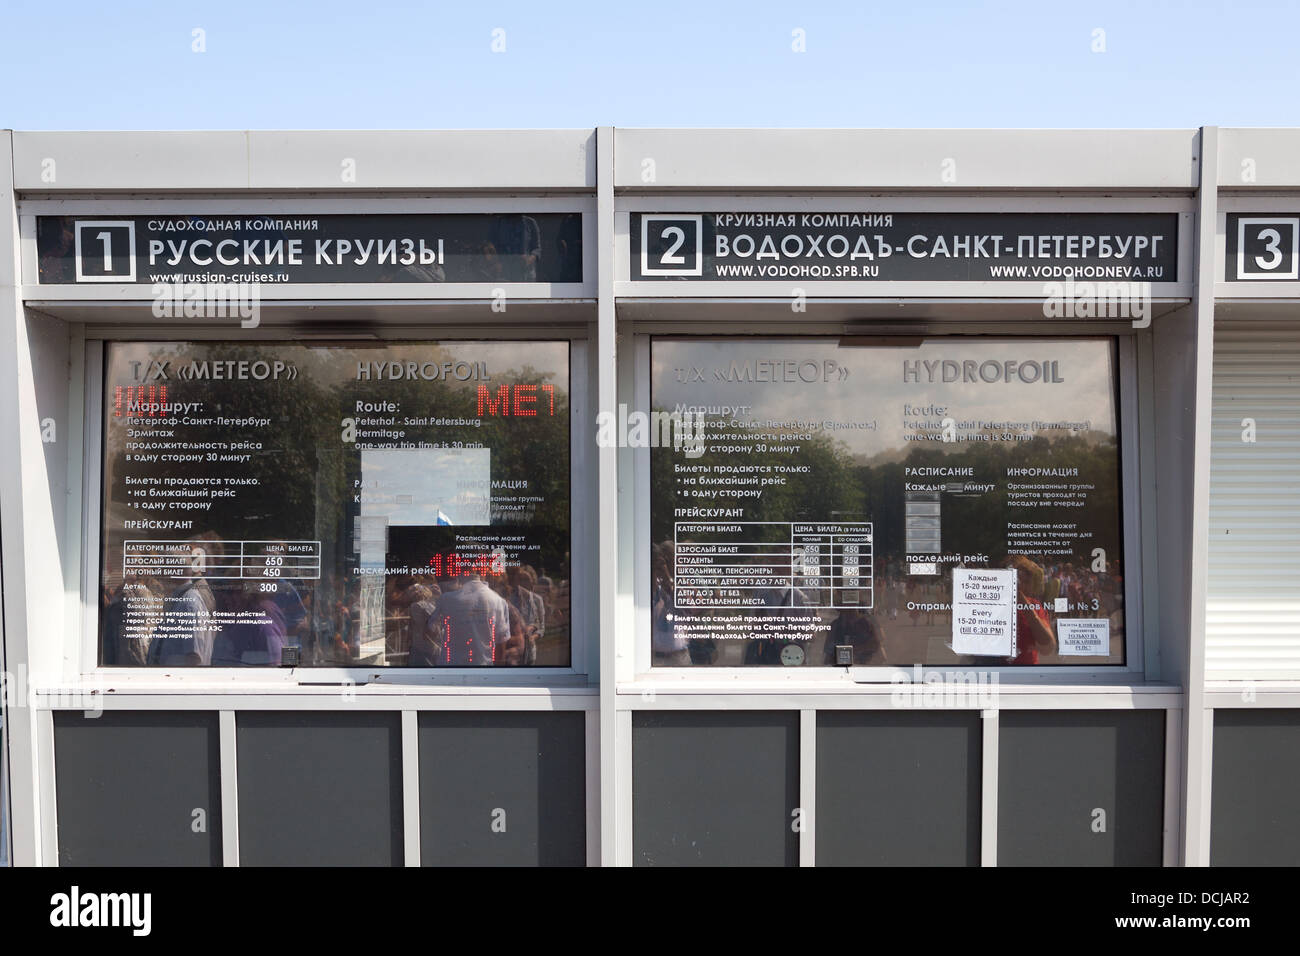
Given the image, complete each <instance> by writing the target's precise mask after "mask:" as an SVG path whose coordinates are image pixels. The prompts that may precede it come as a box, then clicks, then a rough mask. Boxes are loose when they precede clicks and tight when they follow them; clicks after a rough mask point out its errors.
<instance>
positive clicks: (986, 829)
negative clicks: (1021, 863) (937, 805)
mask: <svg viewBox="0 0 1300 956" xmlns="http://www.w3.org/2000/svg"><path fill="white" fill-rule="evenodd" d="M981 716H982V718H983V719H982V720H981V721H980V724H981V726H982V727H983V728H984V746H983V747H982V748H981V761H980V767H981V774H980V780H981V787H980V866H997V865H998V727H999V722H998V712H997V711H996V710H986V711H984V712H983V713H982V714H981Z"/></svg>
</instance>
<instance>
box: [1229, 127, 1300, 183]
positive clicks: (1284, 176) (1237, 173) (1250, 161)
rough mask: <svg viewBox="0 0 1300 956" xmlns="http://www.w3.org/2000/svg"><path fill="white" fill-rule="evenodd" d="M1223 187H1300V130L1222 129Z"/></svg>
mask: <svg viewBox="0 0 1300 956" xmlns="http://www.w3.org/2000/svg"><path fill="white" fill-rule="evenodd" d="M1218 180H1219V185H1220V186H1232V187H1236V188H1242V189H1245V188H1256V189H1258V188H1260V187H1265V188H1267V187H1290V188H1292V189H1296V188H1300V129H1227V128H1223V129H1220V130H1219V175H1218Z"/></svg>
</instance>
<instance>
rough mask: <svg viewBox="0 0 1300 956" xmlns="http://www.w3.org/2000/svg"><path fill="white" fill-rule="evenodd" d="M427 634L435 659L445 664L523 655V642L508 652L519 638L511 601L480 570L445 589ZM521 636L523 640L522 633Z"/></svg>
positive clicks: (485, 662)
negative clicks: (514, 628)
mask: <svg viewBox="0 0 1300 956" xmlns="http://www.w3.org/2000/svg"><path fill="white" fill-rule="evenodd" d="M454 580H455V579H450V581H454ZM449 583H450V582H449ZM426 636H427V637H428V639H429V644H431V645H432V650H434V652H435V654H436V658H435V661H434V663H436V664H438V665H440V666H442V667H482V666H491V665H493V664H496V663H505V661H506V660H507V658H509V657H516V655H517V659H518V660H522V658H523V648H522V646H513V647H510V648H509V649H510V653H509V654H507V653H506V650H507V647H508V646H509V645H512V644H513V643H514V641H515V640H516V639H515V638H514V637H513V636H512V635H511V633H510V605H509V604H507V603H506V600H505V598H503V597H501V595H499V594H497V593H496V592H495V591H493V590H492V589H491V588H490V587H488V586H487V584H486V583H484V581H483V579H482V577H480V576H479V575H477V574H470V575H468V576H466V577H465V578H464V579H463V580H462V581H461V583H460V586H459V587H456V588H454V589H451V590H447V589H444V590H443V592H442V596H441V597H440V598H439V599H438V604H437V607H436V608H435V610H434V613H433V617H431V618H430V619H429V623H428V626H427V628H426ZM518 640H519V641H520V642H521V643H522V640H523V638H522V634H521V635H520V636H519V638H518ZM414 656H415V653H414V649H413V650H412V657H413V658H414ZM413 663H414V660H413ZM424 666H428V665H424Z"/></svg>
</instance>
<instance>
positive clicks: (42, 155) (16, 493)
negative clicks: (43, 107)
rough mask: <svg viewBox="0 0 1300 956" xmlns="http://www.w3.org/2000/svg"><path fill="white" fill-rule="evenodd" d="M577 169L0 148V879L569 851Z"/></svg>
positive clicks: (114, 139)
mask: <svg viewBox="0 0 1300 956" xmlns="http://www.w3.org/2000/svg"><path fill="white" fill-rule="evenodd" d="M593 140H594V135H593V134H592V133H591V132H590V131H579V132H564V131H559V132H544V133H542V132H539V133H529V132H521V133H517V134H515V133H509V134H496V133H391V134H390V133H367V134H362V135H347V134H330V133H265V134H263V133H247V134H246V133H203V134H189V133H175V134H26V133H19V134H14V135H13V137H12V155H13V160H12V162H13V165H12V170H10V169H6V170H5V172H6V175H5V176H4V177H3V178H4V180H5V182H6V184H8V183H10V182H12V183H13V187H14V190H13V192H12V193H9V194H8V195H7V197H6V209H8V210H9V213H10V217H11V218H12V219H13V221H14V223H15V225H16V232H15V233H14V235H13V236H9V235H6V237H5V242H6V243H7V246H6V248H7V250H8V251H9V252H10V253H11V255H10V256H9V259H12V260H13V261H14V264H15V265H16V266H17V268H19V269H20V270H21V271H20V273H19V274H18V275H17V276H16V277H8V276H7V277H6V279H5V284H6V287H7V288H9V289H10V290H11V291H12V292H13V293H14V295H15V299H14V301H12V302H11V303H8V304H7V307H8V306H12V308H13V310H14V314H13V315H7V318H6V323H7V325H6V327H7V329H8V332H9V334H10V335H11V336H12V338H11V341H10V342H9V343H8V344H7V345H6V347H5V348H4V349H3V350H0V351H3V353H4V359H3V361H4V362H5V363H6V366H7V367H6V369H5V374H4V378H5V381H6V382H7V383H8V386H7V388H8V389H9V393H10V394H9V395H8V396H7V398H6V404H5V410H6V416H7V418H6V422H5V434H6V436H7V437H8V438H9V439H12V440H11V441H10V442H8V444H7V447H9V448H10V449H11V460H10V468H9V469H8V470H7V473H6V477H5V488H4V498H3V504H4V511H3V527H4V549H5V551H4V587H5V602H4V608H5V615H6V618H5V631H6V636H7V640H6V649H7V652H8V653H7V660H6V665H7V668H8V671H9V672H10V673H11V674H12V675H14V676H15V678H16V680H17V682H18V684H19V685H20V692H21V693H22V694H23V695H24V704H28V703H29V704H30V706H26V705H24V706H11V707H10V708H9V714H8V721H9V722H8V726H7V730H8V733H9V756H10V758H11V766H12V771H13V777H12V779H13V782H14V786H13V788H12V793H11V797H12V819H13V832H14V836H15V839H14V846H13V856H14V860H15V862H17V863H20V864H22V863H40V864H56V863H61V864H65V865H71V864H92V865H94V864H112V865H117V864H202V865H222V864H224V865H228V866H229V865H238V864H245V865H258V864H310V865H316V864H336V863H351V864H382V865H404V864H405V865H419V864H425V865H432V864H446V863H465V862H474V863H495V864H506V863H509V864H569V865H574V864H578V865H581V864H584V863H585V862H587V860H588V859H589V856H590V855H591V854H594V852H595V848H596V846H597V843H596V840H595V838H594V836H593V835H592V832H591V831H592V829H593V827H594V821H595V820H596V814H595V804H594V800H593V795H594V793H595V781H594V774H595V767H594V765H593V763H592V762H591V760H590V759H589V754H590V753H591V752H592V751H593V750H594V746H595V741H596V739H597V737H596V733H597V729H598V728H597V720H596V717H597V713H598V710H597V707H598V697H597V692H596V689H595V687H594V685H593V682H592V680H591V675H593V674H594V667H595V661H596V659H597V658H596V653H597V648H598V642H597V640H596V637H595V633H594V629H593V622H594V615H593V613H592V609H593V607H594V589H593V587H592V585H591V580H592V568H593V565H594V560H595V552H594V548H593V547H592V546H591V538H592V535H593V533H594V526H593V524H592V521H591V518H590V515H589V514H587V513H586V511H585V510H584V508H583V507H582V504H581V503H582V502H584V501H586V500H588V499H589V498H590V497H591V495H592V493H593V487H594V486H593V483H592V481H591V475H592V469H591V467H590V464H589V459H590V457H591V450H590V447H589V443H588V442H585V441H583V440H581V439H582V437H583V436H585V435H586V434H587V432H588V431H589V429H590V428H591V427H592V426H591V422H590V420H589V417H590V408H591V402H590V400H589V398H588V392H589V391H590V390H591V388H592V387H593V379H592V364H591V359H590V351H589V349H590V339H591V335H590V328H591V325H592V322H593V320H594V316H595V305H594V302H595V293H594V289H595V264H594V263H595V260H594V255H595V253H594V237H593V234H592V229H593V228H594V188H595V183H594V169H595V159H594V149H593ZM9 145H10V140H9V136H8V134H6V141H5V147H6V148H5V149H4V150H3V153H4V154H5V157H6V158H5V163H6V166H7V165H8V162H9V158H8V157H9V155H10V152H11V151H10V149H9ZM7 267H8V260H7V261H6V268H7Z"/></svg>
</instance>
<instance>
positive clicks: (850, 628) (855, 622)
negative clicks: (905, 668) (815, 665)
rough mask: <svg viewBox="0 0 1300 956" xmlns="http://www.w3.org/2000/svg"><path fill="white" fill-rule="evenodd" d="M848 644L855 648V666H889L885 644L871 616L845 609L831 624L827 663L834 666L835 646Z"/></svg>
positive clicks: (826, 655) (827, 641)
mask: <svg viewBox="0 0 1300 956" xmlns="http://www.w3.org/2000/svg"><path fill="white" fill-rule="evenodd" d="M837 644H840V645H843V644H847V645H849V646H851V647H852V648H853V663H854V664H888V663H889V658H888V657H887V656H886V654H885V644H884V641H883V640H882V639H881V634H880V632H879V631H878V629H877V625H876V622H875V621H874V620H873V619H872V617H871V615H869V614H866V613H865V612H863V611H858V610H853V609H845V610H843V611H841V612H840V616H839V617H837V618H836V619H835V620H834V621H833V622H832V623H831V632H830V635H829V636H828V637H827V638H826V651H825V663H826V664H827V665H834V664H835V663H836V660H835V646H836V645H837Z"/></svg>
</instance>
